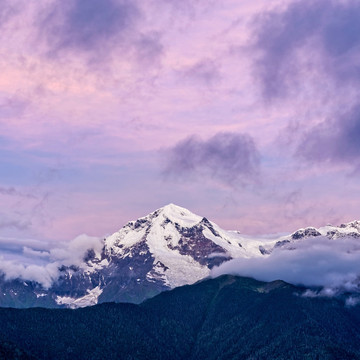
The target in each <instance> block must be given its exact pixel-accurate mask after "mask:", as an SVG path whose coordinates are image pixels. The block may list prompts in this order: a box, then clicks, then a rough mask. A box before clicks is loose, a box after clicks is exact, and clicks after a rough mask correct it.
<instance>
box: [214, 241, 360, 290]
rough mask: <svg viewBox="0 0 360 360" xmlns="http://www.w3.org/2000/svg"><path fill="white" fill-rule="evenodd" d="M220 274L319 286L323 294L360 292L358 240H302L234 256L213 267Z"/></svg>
mask: <svg viewBox="0 0 360 360" xmlns="http://www.w3.org/2000/svg"><path fill="white" fill-rule="evenodd" d="M222 274H233V275H240V276H248V277H253V278H255V279H258V280H261V281H274V280H279V279H280V280H283V281H286V282H289V283H291V284H295V285H305V286H309V287H312V286H320V287H324V288H325V290H323V293H322V294H320V295H323V296H330V295H335V294H337V293H338V292H342V291H350V292H360V241H359V239H357V238H351V237H346V238H338V239H336V240H329V239H328V238H324V237H314V238H308V239H302V240H299V241H298V242H295V243H290V244H289V245H287V246H284V247H280V248H275V249H274V250H273V252H272V253H271V254H270V255H268V256H262V257H255V258H248V259H245V258H239V259H234V260H231V261H229V262H227V263H224V264H223V265H221V266H219V267H218V268H214V269H213V270H212V275H213V276H214V277H216V276H219V275H222ZM314 294H315V293H314ZM309 295H311V294H309Z"/></svg>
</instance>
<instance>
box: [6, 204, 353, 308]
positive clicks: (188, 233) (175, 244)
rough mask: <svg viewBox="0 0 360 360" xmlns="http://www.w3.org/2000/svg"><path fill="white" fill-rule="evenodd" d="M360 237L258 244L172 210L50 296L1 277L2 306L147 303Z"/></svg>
mask: <svg viewBox="0 0 360 360" xmlns="http://www.w3.org/2000/svg"><path fill="white" fill-rule="evenodd" d="M317 236H325V237H328V238H330V239H333V240H336V239H341V238H342V237H343V236H351V237H360V222H358V221H355V222H352V223H348V224H342V225H340V226H339V227H334V226H330V225H329V226H326V227H323V228H320V229H315V228H305V229H300V230H298V231H296V232H294V233H293V234H290V235H286V236H282V237H273V238H270V239H269V238H261V237H260V238H254V237H248V236H244V235H242V234H241V233H239V232H238V231H225V230H223V229H221V228H220V227H219V226H217V225H216V224H214V223H213V222H211V221H209V220H208V219H206V218H204V217H201V216H198V215H195V214H193V213H191V212H190V211H189V210H187V209H184V208H181V207H179V206H176V205H173V204H169V205H167V206H165V207H163V208H160V209H158V210H156V211H154V212H152V213H151V214H149V215H147V216H145V217H142V218H139V219H138V220H136V221H130V222H128V223H127V224H126V225H125V226H123V227H122V228H121V229H120V230H119V231H118V232H116V233H114V234H113V235H111V236H109V237H107V238H105V239H104V242H103V247H102V250H101V251H95V250H93V249H89V250H88V251H87V253H86V254H84V259H83V262H82V264H80V265H79V264H77V265H71V266H65V265H63V266H60V267H59V272H60V276H59V278H58V279H57V280H56V281H54V283H53V284H52V286H51V287H50V288H44V287H43V286H42V285H41V284H39V283H37V282H34V281H29V280H25V279H21V278H18V279H13V280H10V281H9V280H7V279H6V277H5V275H2V276H0V306H5V307H20V308H26V307H34V306H42V307H50V308H51V307H70V308H77V307H84V306H89V305H95V304H97V303H104V302H113V301H114V302H131V303H140V302H142V301H143V300H144V299H147V298H150V297H152V296H155V295H156V294H158V293H160V292H162V291H165V290H170V289H173V288H176V287H179V286H182V285H186V284H193V283H195V282H197V281H199V280H202V279H204V278H206V277H208V276H209V275H210V271H211V269H212V268H213V267H214V266H218V265H220V264H222V263H223V262H226V261H228V260H231V259H233V258H239V257H246V258H250V257H254V256H268V255H269V254H271V253H272V251H273V250H274V249H275V248H284V249H288V248H290V249H293V248H296V244H297V243H298V242H299V241H301V240H302V239H305V238H309V237H317Z"/></svg>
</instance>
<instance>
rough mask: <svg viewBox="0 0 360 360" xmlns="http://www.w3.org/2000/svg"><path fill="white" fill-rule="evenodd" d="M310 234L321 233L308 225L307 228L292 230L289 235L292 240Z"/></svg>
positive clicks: (316, 234) (318, 234) (317, 234)
mask: <svg viewBox="0 0 360 360" xmlns="http://www.w3.org/2000/svg"><path fill="white" fill-rule="evenodd" d="M310 236H321V234H320V233H319V231H317V230H316V229H315V228H312V227H309V228H306V229H301V230H298V231H296V232H294V233H293V234H292V235H291V238H292V239H294V240H298V239H302V238H304V237H310Z"/></svg>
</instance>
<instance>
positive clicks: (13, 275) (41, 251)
mask: <svg viewBox="0 0 360 360" xmlns="http://www.w3.org/2000/svg"><path fill="white" fill-rule="evenodd" d="M7 243H9V244H7ZM26 243H27V244H28V245H27V246H23V242H22V241H18V242H16V241H15V244H14V241H13V240H12V239H8V241H6V239H1V242H0V245H1V248H2V249H6V250H7V251H6V253H7V256H6V259H5V258H4V257H0V272H1V273H3V274H4V276H5V279H6V280H12V279H22V280H28V281H35V282H38V283H39V284H41V285H42V286H43V287H44V288H49V287H51V285H52V284H53V282H54V281H56V280H57V279H58V278H59V276H60V271H59V268H60V267H61V266H62V265H65V266H71V265H75V266H79V267H84V266H86V265H85V263H84V257H85V255H86V253H87V251H88V250H90V249H93V250H94V251H95V253H100V252H101V249H102V247H103V242H102V240H101V238H97V237H92V236H88V235H85V234H83V235H80V236H78V237H76V238H75V239H74V240H72V241H70V242H64V243H60V244H57V246H51V244H49V243H42V242H38V241H36V240H34V241H27V242H26ZM32 245H33V247H32Z"/></svg>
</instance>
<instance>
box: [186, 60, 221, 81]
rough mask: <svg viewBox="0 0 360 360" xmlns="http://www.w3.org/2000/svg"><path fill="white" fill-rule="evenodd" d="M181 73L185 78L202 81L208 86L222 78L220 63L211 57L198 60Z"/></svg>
mask: <svg viewBox="0 0 360 360" xmlns="http://www.w3.org/2000/svg"><path fill="white" fill-rule="evenodd" d="M181 74H182V75H183V77H184V78H185V79H188V80H193V81H196V82H198V83H199V82H200V83H202V84H205V85H207V86H211V85H214V84H215V83H217V82H218V81H219V80H220V79H221V74H220V68H219V65H218V64H217V63H216V62H215V61H213V60H211V59H204V60H202V61H198V62H197V63H195V64H194V65H192V66H189V67H187V68H185V69H184V70H183V71H182V72H181Z"/></svg>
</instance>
